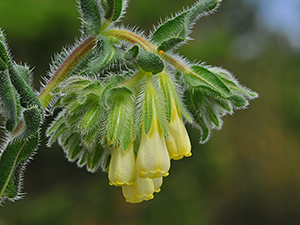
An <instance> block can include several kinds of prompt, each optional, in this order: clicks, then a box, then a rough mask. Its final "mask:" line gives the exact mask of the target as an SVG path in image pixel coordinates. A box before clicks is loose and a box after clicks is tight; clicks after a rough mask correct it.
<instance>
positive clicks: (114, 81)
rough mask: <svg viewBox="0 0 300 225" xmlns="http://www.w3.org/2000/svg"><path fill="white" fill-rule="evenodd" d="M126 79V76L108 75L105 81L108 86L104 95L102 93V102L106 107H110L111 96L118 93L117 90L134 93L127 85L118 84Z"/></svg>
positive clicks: (104, 90)
mask: <svg viewBox="0 0 300 225" xmlns="http://www.w3.org/2000/svg"><path fill="white" fill-rule="evenodd" d="M123 81H124V77H122V76H119V75H116V76H111V77H108V79H106V80H105V81H104V83H103V85H104V86H106V87H105V88H104V89H103V92H102V95H101V99H102V103H103V106H104V107H106V108H109V107H110V101H109V100H110V97H111V95H113V94H115V93H117V92H121V94H122V93H123V92H124V93H127V92H128V93H132V91H131V90H130V89H129V88H127V87H125V86H118V85H119V84H120V83H121V82H123Z"/></svg>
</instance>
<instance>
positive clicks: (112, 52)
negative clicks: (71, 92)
mask: <svg viewBox="0 0 300 225" xmlns="http://www.w3.org/2000/svg"><path fill="white" fill-rule="evenodd" d="M94 51H95V52H96V56H95V58H94V59H93V60H92V61H91V62H90V74H91V75H95V74H97V73H99V72H101V70H103V69H104V68H105V67H106V66H108V65H109V64H110V63H111V62H112V61H113V60H114V59H115V56H116V47H115V46H113V45H112V44H111V43H110V41H109V40H108V38H107V37H104V36H101V37H100V40H99V41H98V42H97V45H96V47H95V49H94Z"/></svg>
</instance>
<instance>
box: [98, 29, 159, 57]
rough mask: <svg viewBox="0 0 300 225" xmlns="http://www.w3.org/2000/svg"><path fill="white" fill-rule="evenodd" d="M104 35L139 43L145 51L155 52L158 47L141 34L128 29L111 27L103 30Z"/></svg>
mask: <svg viewBox="0 0 300 225" xmlns="http://www.w3.org/2000/svg"><path fill="white" fill-rule="evenodd" d="M102 35H104V36H107V37H109V36H110V37H115V38H117V39H119V40H122V41H127V42H129V43H132V44H139V45H140V46H141V47H142V48H143V49H144V50H145V51H149V52H154V51H155V50H156V47H155V46H154V45H152V44H151V43H150V42H148V41H147V40H145V39H144V38H143V37H141V36H140V35H138V34H136V33H133V32H131V31H128V30H119V29H111V30H105V31H103V32H102Z"/></svg>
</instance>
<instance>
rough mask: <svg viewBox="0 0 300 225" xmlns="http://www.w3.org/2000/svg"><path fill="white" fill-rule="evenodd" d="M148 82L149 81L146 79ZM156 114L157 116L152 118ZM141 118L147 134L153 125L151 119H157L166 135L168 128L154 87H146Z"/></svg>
mask: <svg viewBox="0 0 300 225" xmlns="http://www.w3.org/2000/svg"><path fill="white" fill-rule="evenodd" d="M148 82H149V81H148ZM153 116H156V117H157V118H153ZM143 118H144V124H143V125H144V131H145V134H148V133H149V132H150V130H151V127H152V125H153V120H154V119H155V120H156V119H158V121H159V125H158V126H161V127H162V129H163V130H164V133H165V135H166V136H168V133H169V132H168V129H167V127H166V123H165V115H164V113H163V110H162V106H161V102H160V101H159V98H158V94H157V92H156V90H155V89H154V87H150V88H148V90H147V89H146V91H145V98H144V104H143Z"/></svg>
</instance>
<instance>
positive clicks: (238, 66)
mask: <svg viewBox="0 0 300 225" xmlns="http://www.w3.org/2000/svg"><path fill="white" fill-rule="evenodd" d="M75 2H76V1H75V0H1V1H0V27H2V28H3V29H4V30H5V33H6V34H7V38H8V42H9V45H10V47H11V50H12V53H13V55H14V57H15V60H16V61H18V62H19V61H22V62H27V64H28V65H30V66H32V67H34V86H35V88H36V89H37V90H39V88H40V80H41V78H40V76H41V77H42V76H44V75H45V74H46V71H47V70H48V68H49V67H48V64H49V62H50V59H51V56H53V55H54V53H56V52H59V51H60V50H61V48H62V46H67V45H70V44H72V43H73V41H74V38H75V37H76V36H77V37H78V36H79V35H80V33H79V31H78V28H79V26H80V22H79V20H78V19H77V17H78V13H77V10H76V7H75ZM193 2H194V1H193V0H185V1H180V0H151V1H147V0H131V2H130V3H129V8H128V10H127V14H126V16H125V18H124V20H123V22H124V24H128V25H130V26H134V25H137V26H138V27H139V29H140V30H145V32H146V34H148V33H149V31H150V30H151V29H152V27H153V25H157V24H158V22H159V21H160V19H161V18H165V17H166V16H170V15H171V13H175V12H177V11H178V10H181V9H182V7H183V6H189V5H191V4H193ZM280 2H282V3H283V6H284V7H286V6H288V5H289V4H295V2H297V0H296V1H293V0H289V1H283V0H277V1H272V4H274V5H276V4H277V6H278V7H277V8H276V7H272V8H271V5H268V4H271V1H268V0H267V1H262V0H261V1H259V0H224V1H223V3H222V5H221V7H220V8H219V10H218V12H217V13H216V14H214V15H211V16H209V17H204V18H202V19H200V20H199V21H198V22H197V24H196V25H195V27H194V31H193V33H192V35H191V37H192V38H193V39H195V40H193V41H190V44H189V45H184V46H182V47H181V48H180V49H179V50H178V51H179V52H180V53H181V54H183V55H185V56H186V57H187V58H188V59H189V60H190V61H194V60H201V61H205V62H206V63H207V64H210V65H218V66H221V67H223V68H226V69H228V70H230V71H233V72H234V74H235V75H236V77H237V78H238V79H239V81H240V82H241V83H242V84H244V85H246V86H248V87H251V88H252V89H253V90H254V91H256V92H258V93H259V94H260V97H259V98H258V99H256V100H254V101H252V102H251V103H250V106H249V107H248V109H247V110H241V111H237V112H236V113H235V114H234V116H226V117H225V118H224V125H223V128H222V130H221V131H214V132H213V136H212V137H211V139H210V141H209V142H208V143H206V144H204V145H200V144H199V132H198V130H196V129H194V128H192V127H191V126H188V130H189V133H190V135H191V141H192V146H193V148H192V151H193V156H192V157H190V158H185V159H182V160H180V161H172V167H171V171H170V176H169V177H167V178H165V179H164V184H163V187H162V191H161V192H160V193H159V194H156V195H155V198H154V200H151V201H149V202H144V203H141V204H135V205H132V204H129V203H126V202H125V200H124V198H123V196H122V194H121V189H120V188H115V187H110V186H109V184H108V179H107V174H105V173H101V172H98V173H95V174H90V173H88V172H87V171H86V170H85V169H79V168H77V167H76V164H72V163H69V162H67V160H66V159H65V156H64V153H63V151H62V150H61V148H60V147H59V146H58V145H54V146H53V147H52V148H46V147H45V141H46V138H45V137H44V134H43V140H42V142H41V145H40V148H39V150H38V154H36V155H35V156H34V160H32V161H31V162H30V164H29V165H28V166H27V170H26V172H25V181H24V189H23V192H25V193H26V195H25V198H24V199H23V200H20V201H16V202H15V203H12V202H6V203H5V204H4V207H0V225H44V224H45V225H47V224H49V225H50V224H51V225H60V224H64V225H65V224H70V225H98V224H99V225H111V224H134V225H135V224H137V225H146V224H188V225H194V224H195V225H202V224H203V225H227V224H228V225H236V224H237V225H239V224H241V225H247V224H249V225H250V224H251V225H252V224H256V225H257V224H258V225H260V224H263V225H268V224H270V225H271V224H272V225H277V224H278V225H279V224H280V225H282V224H291V225H294V224H300V163H299V162H300V138H299V136H300V126H299V125H300V117H299V115H300V76H299V75H300V58H299V57H300V41H299V43H297V40H300V36H299V39H297V38H296V39H295V31H296V33H297V29H298V34H299V29H300V28H299V27H300V23H299V20H295V19H293V18H298V19H299V17H300V16H299V15H300V5H299V4H298V5H297V7H298V8H297V7H289V8H287V9H286V8H284V7H280V6H281V5H280ZM293 2H294V3H293ZM263 3H266V4H265V5H264V4H263ZM290 6H291V5H290ZM264 7H265V8H264ZM269 9H272V10H273V14H272V13H270V10H269ZM276 9H277V10H278V12H276ZM279 9H280V10H279ZM268 10H269V11H268ZM272 10H271V11H272ZM285 10H287V11H285ZM288 10H292V11H293V13H295V12H296V14H295V15H294V16H296V17H292V18H291V21H293V23H295V22H297V21H298V24H296V29H293V28H292V27H291V28H290V29H286V28H287V26H284V24H283V25H282V26H281V27H284V28H285V29H280V26H277V25H280V24H281V23H283V21H284V19H285V18H289V17H290V16H291V13H290V11H288ZM274 12H275V13H274ZM297 13H298V17H297ZM272 15H273V17H274V15H275V17H274V18H272ZM285 15H286V16H287V17H285ZM280 16H282V18H280ZM270 21H271V22H274V23H270ZM288 24H289V23H288ZM295 40H296V41H295ZM0 120H1V118H0ZM50 120H51V118H50V117H48V118H46V120H45V123H44V125H45V127H46V126H47V124H48V123H49V121H50ZM44 130H45V128H43V131H44ZM2 135H3V133H0V137H2Z"/></svg>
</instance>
